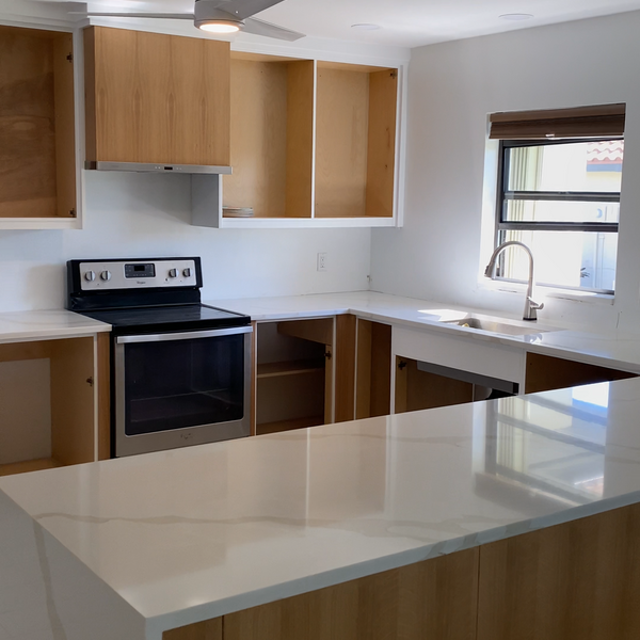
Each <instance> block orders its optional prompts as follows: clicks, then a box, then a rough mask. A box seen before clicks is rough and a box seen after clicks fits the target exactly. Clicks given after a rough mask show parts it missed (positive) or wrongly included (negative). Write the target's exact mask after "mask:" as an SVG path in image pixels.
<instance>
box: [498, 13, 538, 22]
mask: <svg viewBox="0 0 640 640" xmlns="http://www.w3.org/2000/svg"><path fill="white" fill-rule="evenodd" d="M500 18H502V20H510V21H512V22H518V21H519V20H530V19H531V18H533V15H532V14H530V13H505V14H503V15H501V16H500Z"/></svg>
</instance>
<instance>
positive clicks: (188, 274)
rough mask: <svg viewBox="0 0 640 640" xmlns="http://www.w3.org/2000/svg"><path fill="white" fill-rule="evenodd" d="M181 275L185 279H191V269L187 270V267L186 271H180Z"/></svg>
mask: <svg viewBox="0 0 640 640" xmlns="http://www.w3.org/2000/svg"><path fill="white" fill-rule="evenodd" d="M182 275H183V276H184V277H185V278H190V277H191V269H189V267H187V268H186V269H183V270H182Z"/></svg>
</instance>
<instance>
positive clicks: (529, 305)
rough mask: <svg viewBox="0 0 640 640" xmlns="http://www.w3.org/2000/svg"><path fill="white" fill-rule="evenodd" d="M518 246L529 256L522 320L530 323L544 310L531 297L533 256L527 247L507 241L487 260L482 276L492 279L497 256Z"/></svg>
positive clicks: (539, 303)
mask: <svg viewBox="0 0 640 640" xmlns="http://www.w3.org/2000/svg"><path fill="white" fill-rule="evenodd" d="M512 245H513V246H518V247H522V248H523V249H524V250H525V251H526V252H527V254H528V255H529V283H528V285H527V297H526V299H525V301H524V314H523V316H522V319H523V320H530V321H531V322H535V321H536V320H537V319H538V315H537V313H536V312H537V310H538V309H543V308H544V303H542V302H534V301H533V298H532V297H531V295H532V293H533V254H532V253H531V249H529V247H527V245H526V244H524V242H518V241H517V240H509V241H508V242H503V243H502V244H501V245H500V246H499V247H497V248H496V250H495V251H494V252H493V255H492V256H491V259H490V260H489V264H488V265H487V268H486V269H485V270H484V275H485V276H486V277H487V278H493V277H494V272H495V269H496V260H497V258H498V256H499V255H500V254H501V253H502V252H503V251H504V250H505V249H506V248H507V247H510V246H512Z"/></svg>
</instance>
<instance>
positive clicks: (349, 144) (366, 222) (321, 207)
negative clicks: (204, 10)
mask: <svg viewBox="0 0 640 640" xmlns="http://www.w3.org/2000/svg"><path fill="white" fill-rule="evenodd" d="M398 97H399V83H398V69H397V68H387V67H380V66H368V65H361V64H347V63H335V62H326V61H321V60H304V59H293V58H285V57H281V56H269V55H263V54H253V53H244V52H237V51H234V52H232V53H231V165H232V167H233V174H232V175H225V176H224V178H222V187H223V189H222V201H223V210H222V215H218V216H216V214H215V212H212V213H211V214H210V215H208V216H204V217H202V216H199V217H198V219H197V220H195V219H194V223H195V224H201V225H204V226H212V227H230V226H231V227H314V226H318V227H329V226H394V225H395V224H396V213H397V212H396V200H397V198H396V195H397V194H396V176H397V156H398V145H397V136H396V131H397V129H398V126H397V125H398ZM239 218H241V219H239Z"/></svg>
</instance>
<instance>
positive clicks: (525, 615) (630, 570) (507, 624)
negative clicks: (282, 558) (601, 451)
mask: <svg viewBox="0 0 640 640" xmlns="http://www.w3.org/2000/svg"><path fill="white" fill-rule="evenodd" d="M639 597H640V504H636V505H631V506H628V507H622V508H619V509H615V510H613V511H608V512H605V513H600V514H597V515H593V516H589V517H586V518H580V519H578V520H574V521H572V522H568V523H564V524H560V525H556V526H553V527H547V528H544V529H540V530H537V531H532V532H530V533H525V534H523V535H519V536H515V537H512V538H508V539H505V540H500V541H498V542H493V543H489V544H484V545H481V546H479V547H475V548H472V549H466V550H464V551H458V552H456V553H452V554H448V555H443V556H439V557H437V558H432V559H429V560H425V561H423V562H419V563H415V564H411V565H408V566H405V567H400V568H398V569H393V570H391V571H385V572H383V573H378V574H375V575H372V576H367V577H364V578H359V579H357V580H351V581H349V582H345V583H342V584H338V585H335V586H331V587H327V588H325V589H319V590H317V591H312V592H309V593H305V594H301V595H296V596H293V597H290V598H285V599H282V600H278V601H276V602H272V603H269V604H265V605H261V606H257V607H252V608H250V609H246V610H244V611H239V612H236V613H231V614H228V615H225V616H223V617H221V618H216V619H214V620H210V621H206V622H204V623H197V624H194V625H189V626H186V627H181V628H179V629H175V630H172V631H167V632H165V633H164V634H163V640H258V639H260V640H360V639H362V638H367V639H368V640H369V639H370V640H378V639H380V640H382V639H383V638H384V639H388V638H394V639H397V640H414V639H415V640H418V639H419V640H525V639H537V638H544V639H545V640H631V639H632V638H638V637H640V609H639V608H638V607H637V602H638V598H639Z"/></svg>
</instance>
